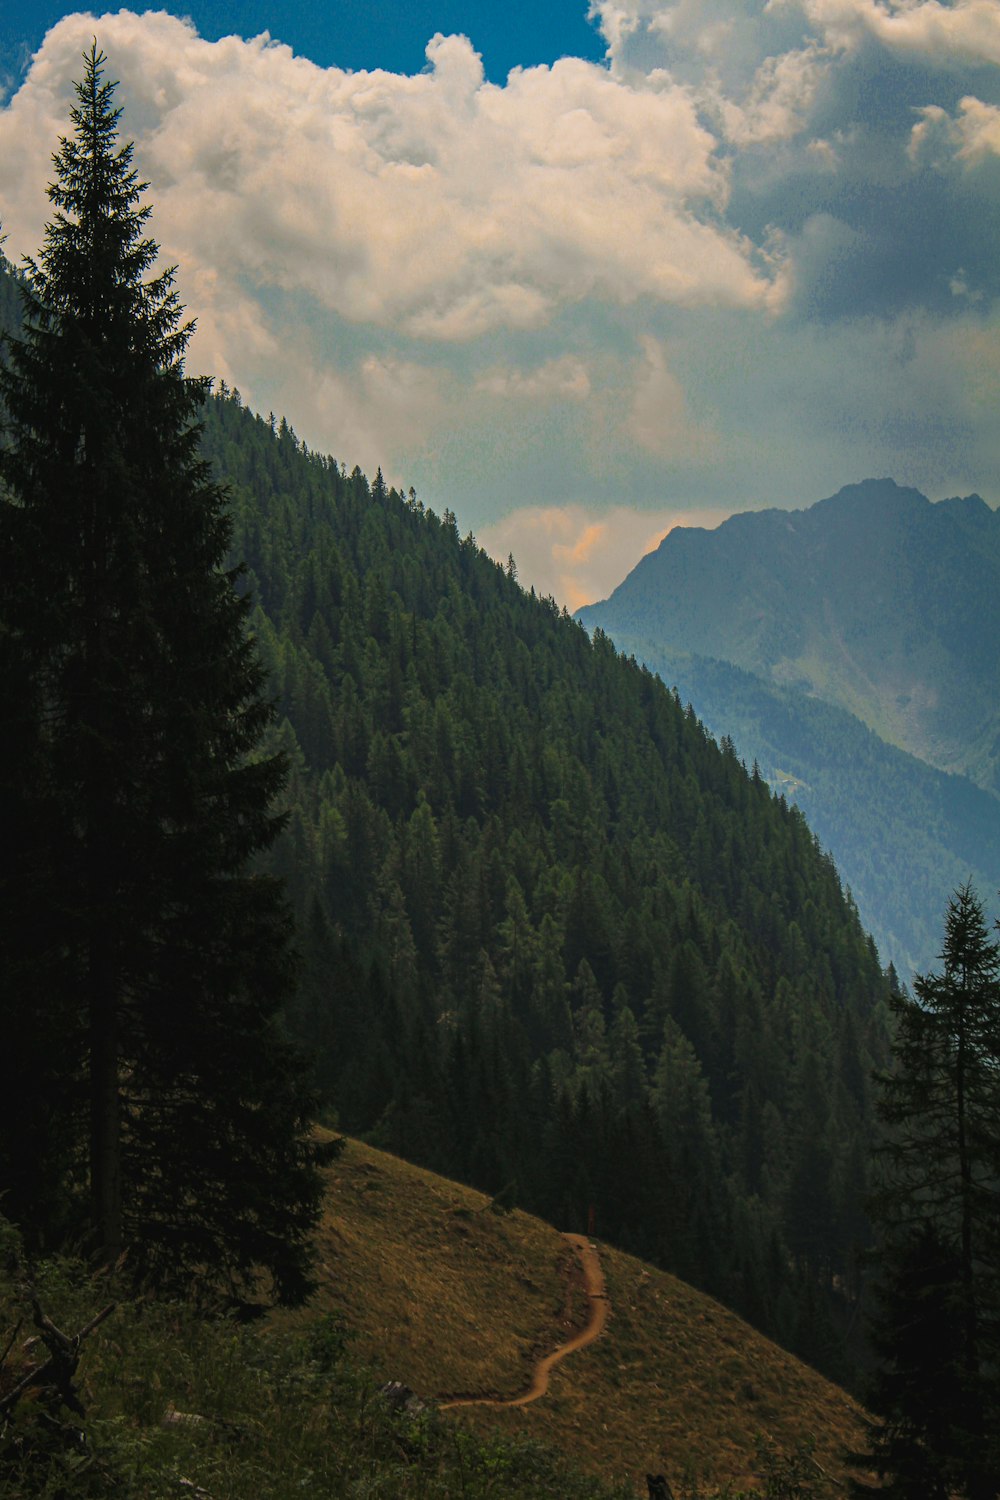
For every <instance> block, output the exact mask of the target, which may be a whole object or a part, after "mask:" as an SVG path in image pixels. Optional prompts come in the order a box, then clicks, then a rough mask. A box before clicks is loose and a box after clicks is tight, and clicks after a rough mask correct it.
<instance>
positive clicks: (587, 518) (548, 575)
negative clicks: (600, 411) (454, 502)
mask: <svg viewBox="0 0 1000 1500" xmlns="http://www.w3.org/2000/svg"><path fill="white" fill-rule="evenodd" d="M729 514H730V512H729V511H728V510H722V509H718V508H716V509H712V510H700V511H698V512H692V511H681V510H662V509H661V510H657V511H641V510H634V509H630V508H629V507H628V506H615V507H613V508H612V509H610V510H604V511H597V510H594V509H592V508H590V507H587V506H584V505H562V506H557V505H549V506H526V507H524V508H522V509H519V510H515V511H512V512H511V514H510V515H508V516H505V517H504V519H503V520H502V521H498V522H496V523H495V524H494V525H492V526H489V527H486V528H485V529H484V530H481V531H480V533H479V538H478V539H479V542H480V543H481V545H482V546H484V547H485V548H486V550H487V551H488V552H489V553H490V554H491V555H492V556H493V557H495V558H497V559H498V560H500V561H503V560H506V558H507V557H508V555H510V554H513V556H514V558H515V559H516V561H517V564H518V576H519V579H520V581H521V583H522V585H523V586H524V587H525V588H529V587H533V588H534V589H535V591H536V592H537V593H539V594H542V595H550V594H551V595H552V597H553V598H554V599H555V600H556V602H557V604H560V605H565V606H566V608H567V609H568V610H570V611H571V612H572V611H573V610H577V609H579V608H580V607H581V606H582V605H584V604H592V603H593V602H594V601H595V600H597V599H603V598H606V597H607V595H608V594H610V593H611V591H612V589H613V588H615V587H616V585H617V584H619V583H620V582H621V581H622V579H623V578H624V577H625V575H626V574H627V573H628V572H630V571H631V569H632V568H634V567H635V565H636V563H637V562H638V561H639V559H640V557H644V556H645V554H646V553H647V552H652V551H653V549H654V548H655V547H657V546H659V544H660V542H661V541H662V540H663V538H664V537H665V536H666V535H667V533H668V532H669V531H672V530H673V528H674V527H675V526H689V525H696V526H717V525H719V523H720V522H722V521H724V520H725V519H726V516H727V515H729Z"/></svg>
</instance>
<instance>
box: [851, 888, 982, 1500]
mask: <svg viewBox="0 0 1000 1500" xmlns="http://www.w3.org/2000/svg"><path fill="white" fill-rule="evenodd" d="M941 956H942V970H941V973H940V974H931V975H928V976H925V977H920V978H918V979H917V980H916V981H915V983H914V990H915V998H914V999H910V998H909V997H908V996H907V995H906V994H905V993H897V994H895V995H894V996H893V999H892V1007H893V1010H894V1011H895V1014H896V1022H897V1029H896V1041H895V1067H894V1070H893V1071H892V1073H891V1074H889V1075H888V1076H885V1077H882V1078H881V1079H880V1080H879V1082H880V1086H881V1096H880V1099H879V1101H878V1112H879V1115H880V1117H881V1119H882V1121H883V1122H884V1125H885V1139H884V1141H883V1142H882V1143H881V1144H880V1147H879V1150H878V1153H877V1164H878V1165H879V1166H880V1167H881V1180H880V1182H879V1186H878V1192H877V1195H876V1196H875V1198H874V1201H873V1205H872V1207H873V1211H874V1215H875V1220H876V1227H877V1232H878V1236H877V1237H878V1261H879V1268H880V1276H879V1287H878V1297H879V1309H878V1312H877V1314H876V1316H875V1318H874V1323H873V1342H874V1344H875V1347H876V1349H877V1350H878V1351H879V1352H880V1353H881V1355H882V1356H883V1360H884V1365H883V1368H882V1369H881V1370H880V1372H879V1374H878V1376H877V1378H876V1380H875V1382H874V1386H873V1390H872V1392H871V1396H870V1403H871V1405H872V1407H873V1409H874V1410H875V1411H876V1412H877V1413H878V1414H879V1416H880V1419H881V1420H880V1423H879V1425H878V1426H877V1428H876V1429H875V1432H874V1442H873V1453H872V1455H871V1458H872V1460H873V1461H874V1464H875V1467H876V1468H877V1469H878V1470H879V1471H880V1472H881V1473H882V1474H883V1476H885V1475H888V1476H889V1478H890V1481H891V1486H892V1488H893V1489H894V1491H895V1492H896V1493H897V1494H899V1495H901V1496H907V1497H909V1496H934V1495H937V1496H944V1495H948V1494H962V1495H966V1496H968V1497H970V1500H986V1497H988V1496H994V1495H995V1494H996V1492H997V1488H998V1484H1000V1462H998V1459H1000V1453H998V1444H997V1436H996V1434H997V1428H998V1423H1000V1399H998V1385H997V1380H998V1357H1000V1254H998V1252H1000V1195H998V1183H1000V949H998V945H997V943H996V942H995V941H993V940H992V939H991V938H990V936H989V934H988V931H987V928H986V923H985V920H984V916H983V908H982V906H981V904H980V902H979V900H978V899H977V897H976V896H975V894H974V892H973V891H972V890H971V888H970V887H969V886H964V887H962V888H961V889H960V890H958V891H957V892H956V894H955V895H954V897H953V898H952V900H951V901H950V903H949V907H948V914H947V920H946V927H945V941H944V947H943V951H942V955H941ZM945 1413H946V1414H947V1420H945V1415H944V1414H945Z"/></svg>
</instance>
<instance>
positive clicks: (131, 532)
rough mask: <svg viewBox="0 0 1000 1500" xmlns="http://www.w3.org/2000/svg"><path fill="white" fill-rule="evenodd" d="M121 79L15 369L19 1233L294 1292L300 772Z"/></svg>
mask: <svg viewBox="0 0 1000 1500" xmlns="http://www.w3.org/2000/svg"><path fill="white" fill-rule="evenodd" d="M105 62H106V59H105V57H104V55H103V54H102V53H101V52H100V51H99V49H98V47H97V44H96V42H95V43H94V45H93V46H92V47H91V49H90V51H89V53H88V54H87V55H86V57H85V71H84V77H83V80H82V82H81V83H79V84H78V85H77V89H76V97H77V103H76V106H75V107H74V108H73V110H72V112H71V118H72V123H73V127H74V133H73V135H72V136H71V137H70V138H64V139H63V140H62V141H61V144H60V148H59V150H58V152H57V153H56V154H55V156H54V158H53V161H54V166H55V182H54V183H53V185H52V186H51V187H50V189H49V196H50V199H51V201H52V203H53V205H54V208H55V213H54V216H53V220H52V222H51V224H50V225H49V226H48V227H47V230H46V234H45V240H44V245H43V248H42V250H41V252H40V254H39V257H38V261H37V263H36V262H35V261H31V260H28V261H26V281H25V288H24V304H25V306H24V312H25V322H24V332H23V336H22V337H21V338H20V339H15V340H10V341H9V343H8V347H7V356H6V359H5V361H4V363H3V367H2V369H0V403H2V407H3V414H4V419H5V427H6V431H5V435H4V444H3V447H2V449H0V527H2V531H0V549H2V557H3V573H2V592H0V674H2V676H0V687H2V690H3V693H4V699H5V706H6V710H7V714H8V721H7V722H8V749H9V752H10V753H9V754H7V755H6V756H5V757H4V766H5V771H4V778H3V785H2V797H3V805H2V807H0V813H2V814H3V817H4V821H5V826H9V827H10V828H11V829H12V830H13V837H12V839H11V842H10V844H9V845H8V849H7V852H6V854H5V857H4V867H3V884H4V889H3V891H2V892H0V896H2V900H0V905H2V911H3V916H2V918H0V921H2V924H3V931H2V937H0V942H2V948H3V951H2V954H0V956H2V958H3V961H4V967H5V970H6V971H7V972H8V973H9V974H10V975H11V976H12V985H11V988H10V990H9V991H8V997H7V1006H8V1010H9V1017H10V1022H11V1026H12V1029H13V1034H14V1037H15V1039H16V1041H17V1043H18V1045H19V1046H23V1052H22V1054H21V1057H20V1058H19V1060H18V1068H19V1076H18V1078H16V1079H15V1080H14V1087H13V1088H12V1090H11V1092H10V1093H9V1094H5V1097H4V1098H3V1101H2V1104H0V1108H3V1110H4V1112H5V1114H6V1115H7V1119H6V1120H5V1121H4V1128H3V1130H2V1132H0V1135H2V1138H3V1140H4V1142H5V1147H4V1157H5V1161H4V1166H5V1169H6V1172H7V1175H8V1178H9V1181H10V1185H11V1188H12V1191H13V1194H14V1196H13V1200H12V1201H11V1202H10V1203H9V1211H11V1212H13V1213H15V1214H16V1215H17V1216H18V1217H19V1218H20V1220H21V1222H22V1224H24V1225H25V1227H26V1228H28V1229H29V1230H32V1231H33V1232H34V1233H35V1235H36V1237H41V1236H44V1235H45V1234H49V1235H51V1234H52V1233H53V1232H55V1231H56V1230H57V1229H58V1228H59V1227H60V1223H61V1222H62V1223H64V1222H65V1221H67V1220H70V1219H72V1218H73V1215H74V1213H75V1214H76V1215H77V1217H78V1219H79V1220H80V1221H82V1222H83V1223H89V1228H90V1234H91V1237H92V1239H93V1241H94V1243H95V1247H96V1249H97V1253H98V1255H99V1256H100V1258H101V1259H103V1260H104V1261H113V1260H115V1259H116V1258H117V1257H118V1255H119V1253H120V1252H121V1251H122V1250H125V1251H126V1252H127V1253H128V1256H129V1259H130V1262H131V1264H132V1265H133V1267H134V1268H135V1270H136V1271H137V1272H138V1273H139V1274H144V1275H151V1276H153V1277H154V1278H155V1279H156V1280H158V1281H159V1282H161V1283H165V1282H166V1283H170V1282H181V1283H183V1282H185V1281H186V1280H187V1279H188V1278H189V1277H190V1276H191V1275H192V1274H193V1273H194V1271H195V1268H200V1269H202V1270H206V1271H208V1272H213V1271H214V1272H216V1273H218V1275H220V1276H221V1277H223V1278H225V1279H227V1280H228V1281H229V1282H230V1284H231V1285H232V1288H233V1290H234V1291H237V1290H239V1289H240V1288H241V1287H244V1286H245V1285H247V1284H248V1283H249V1282H250V1281H251V1279H252V1277H253V1275H254V1268H255V1267H261V1266H263V1267H265V1268H266V1269H267V1270H268V1271H269V1272H270V1273H271V1275H272V1277H273V1279H274V1282H275V1285H276V1289H277V1291H278V1294H279V1295H281V1296H284V1297H295V1296H297V1295H299V1294H301V1292H302V1291H303V1289H304V1286H305V1270H306V1257H305V1239H306V1235H307V1232H308V1230H309V1228H310V1226H311V1224H312V1222H313V1220H314V1217H315V1212H316V1204H317V1191H318V1190H317V1181H316V1175H315V1169H314V1165H313V1162H312V1154H311V1150H310V1148H309V1147H308V1146H307V1144H306V1139H305V1127H306V1123H307V1110H308V1107H309V1103H310V1101H309V1099H308V1097H307V1095H306V1094H305V1093H304V1092H303V1089H302V1087H301V1085H300V1083H299V1082H298V1072H297V1067H296V1064H295V1061H294V1059H293V1057H292V1055H291V1053H290V1052H289V1050H288V1048H287V1047H286V1045H285V1043H284V1042H283V1040H282V1038H281V1036H280V1034H279V1015H280V1008H281V1006H282V1004H283V1003H284V1000H285V998H286V995H287V993H288V985H289V980H290V975H291V964H290V959H289V939H290V924H289V917H288V914H287V909H286V906H285V903H284V900H283V897H282V893H281V889H280V887H279V886H278V885H277V884H276V883H275V882H273V881H271V880H268V879H265V878H263V877H261V876H258V875H255V874H254V873H253V872H252V870H251V868H250V863H251V861H252V860H253V857H254V856H255V855H256V854H258V853H259V852H260V851H262V850H265V849H266V848H267V847H268V846H269V845H270V844H271V843H272V841H273V839H274V838H275V836H276V834H277V832H278V829H279V827H280V821H281V820H280V818H278V817H277V816H276V815H275V814H274V812H273V811H272V803H273V799H274V797H275V795H276V793H277V792H278V790H279V789H280V787H281V784H282V780H283V774H284V773H283V765H282V762H281V759H280V757H270V758H268V757H266V756H264V755H262V754H261V753H260V751H259V748H258V746H259V742H260V737H261V734H262V732H263V731H264V729H265V728H266V726H267V725H268V723H269V722H270V720H271V717H272V712H273V711H272V708H271V706H270V704H269V703H268V701H267V699H266V698H265V696H264V681H263V670H262V667H261V666H260V663H259V661H258V658H257V656H256V652H255V648H254V646H253V643H252V641H251V639H250V638H249V636H248V634H247V632H246V628H245V620H246V613H247V610H248V607H249V605H248V601H247V599H246V598H245V597H241V595H240V593H239V591H238V587H237V585H238V579H239V573H238V570H227V569H226V567H225V565H224V564H225V558H226V551H227V546H228V542H229V520H228V516H227V512H226V497H225V494H224V492H223V491H222V490H221V489H220V488H219V487H218V486H217V485H216V484H215V483H214V481H213V478H212V475H211V472H210V469H209V467H208V465H207V463H206V462H204V461H203V459H202V458H201V456H200V454H199V434H200V428H199V425H198V409H199V406H200V405H201V403H202V401H203V400H204V397H205V395H206V391H207V385H206V383H205V382H204V381H198V380H192V379H189V378H186V377H185V375H184V373H183V357H184V353H185V349H186V345H187V342H188V339H189V336H190V332H191V325H190V324H184V323H182V308H181V306H180V303H179V300H178V296H177V292H176V291H175V289H174V285H173V272H172V271H169V270H168V271H166V272H161V273H159V274H153V275H150V273H151V272H152V271H153V268H154V265H155V262H156V260H157V257H158V253H159V252H158V247H157V246H156V244H155V243H154V242H153V241H152V240H151V239H150V238H148V237H147V236H146V233H145V230H146V223H147V220H148V218H149V214H150V209H149V207H148V206H144V205H142V203H141V198H142V195H143V193H144V192H145V188H146V184H144V183H140V182H139V181H138V178H137V175H136V173H135V171H134V170H133V167H132V146H131V144H124V145H122V144H119V140H118V123H119V117H120V113H121V112H120V110H118V109H116V108H115V107H114V104H113V96H114V91H115V88H116V84H114V83H110V82H106V81H104V76H103V75H104V67H105ZM147 277H148V278H149V279H146V278H147ZM46 1108H51V1110H52V1114H53V1123H52V1125H51V1126H50V1127H49V1128H48V1129H47V1130H46V1131H45V1132H44V1133H43V1134H41V1135H40V1136H38V1137H33V1136H32V1135H30V1134H29V1133H28V1132H27V1131H26V1130H25V1129H24V1128H23V1126H24V1123H25V1122H24V1112H25V1111H27V1115H28V1122H29V1124H30V1123H31V1121H32V1120H33V1119H34V1118H35V1117H36V1116H39V1115H41V1114H43V1113H44V1110H45V1109H46Z"/></svg>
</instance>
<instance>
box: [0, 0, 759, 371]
mask: <svg viewBox="0 0 1000 1500" xmlns="http://www.w3.org/2000/svg"><path fill="white" fill-rule="evenodd" d="M95 31H96V32H97V33H98V35H99V37H100V40H101V44H102V46H104V47H105V49H106V50H107V51H108V52H109V53H110V55H111V57H112V60H113V65H114V70H115V73H116V75H118V76H120V77H121V79H122V83H123V93H122V97H123V99H124V101H125V103H126V123H127V128H128V129H129V130H130V132H132V133H134V134H135V136H136V140H137V147H138V151H139V156H140V159H141V161H142V164H143V171H144V173H146V174H147V175H148V176H149V178H150V180H151V182H152V184H153V188H154V192H155V196H156V202H157V228H158V231H159V233H160V235H161V236H162V238H163V241H164V245H165V248H166V249H168V250H169V253H170V254H172V255H174V256H176V257H177V258H178V259H179V260H181V262H182V263H183V264H184V265H185V266H199V267H200V266H213V267H215V268H218V269H219V271H220V274H221V272H222V268H223V267H224V268H225V269H226V273H227V274H228V275H229V276H230V277H231V278H232V279H234V280H238V279H241V278H242V279H244V280H247V279H249V280H251V281H253V282H254V283H256V284H271V285H273V286H275V287H278V288H281V289H282V290H284V291H302V292H305V293H307V294H308V295H309V296H310V297H313V298H315V299H317V300H318V301H319V302H320V303H321V304H322V305H323V306H324V307H325V308H327V309H328V310H330V311H331V312H333V313H336V314H337V315H338V316H340V317H343V318H345V319H348V320H353V321H356V322H367V323H372V324H376V325H378V326H382V327H392V328H394V329H396V330H402V331H404V332H407V333H409V334H410V335H412V336H414V337H418V338H422V339H433V338H436V339H440V340H444V341H453V340H461V339H471V338H475V337H477V336H479V335H481V334H483V333H486V332H490V331H493V330H496V329H499V328H512V329H525V328H534V327H538V326H541V325H543V324H545V323H546V322H547V321H548V320H549V319H550V317H551V316H552V314H553V312H554V311H555V310H556V309H557V308H559V307H560V306H562V305H565V304H567V303H569V304H572V303H575V302H579V301H580V300H582V299H585V298H588V297H598V298H601V299H606V300H608V301H609V302H611V303H619V304H625V303H629V302H631V301H634V300H635V299H636V298H638V297H642V296H646V297H650V298H652V299H654V300H656V301H662V302H664V303H668V304H678V305H692V306H697V305H701V304H709V305H711V304H715V303H719V302H723V303H728V304H731V305H746V304H750V305H762V304H764V303H766V302H767V301H768V300H769V298H771V297H772V296H773V278H772V277H771V275H770V274H769V273H768V271H767V268H766V267H762V266H761V265H760V264H758V263H756V262H755V259H754V255H753V247H752V246H751V245H750V244H749V243H748V242H747V241H745V240H744V239H743V238H741V237H740V236H739V235H738V234H736V233H734V232H733V231H732V230H731V229H729V228H728V227H727V226H726V225H725V224H724V223H723V222H722V220H721V218H720V217H719V210H720V208H722V207H724V204H725V200H726V194H727V172H726V168H725V165H724V163H723V162H721V161H720V159H719V158H718V155H717V153H716V141H715V139H714V138H713V136H712V135H711V134H710V133H709V132H708V131H707V130H706V129H705V128H704V126H703V125H702V124H701V123H700V122H699V121H698V119H697V116H696V112H695V109H694V107H693V105H692V103H691V100H690V99H689V98H688V96H687V94H686V93H685V92H684V91H683V90H682V89H676V88H670V87H664V88H658V89H653V90H641V91H637V90H634V89H631V88H629V87H628V86H626V85H623V84H621V83H617V82H615V81H614V80H612V79H611V78H610V77H609V75H608V74H607V73H606V71H605V70H604V69H602V68H600V67H597V66H594V65H592V64H588V63H586V62H583V61H580V60H578V59H564V60H562V61H561V62H558V63H556V64H555V65H554V66H553V67H551V68H549V67H538V68H531V69H527V70H520V69H519V70H515V72H514V73H513V74H512V75H511V77H510V80H509V82H508V84H507V85H506V87H504V88H500V87H497V86H495V85H493V84H489V83H486V82H484V79H483V71H482V65H481V62H480V59H479V57H478V55H477V53H476V52H475V51H474V49H473V47H472V45H471V43H470V42H469V41H468V39H467V38H465V37H461V36H450V37H445V36H442V35H437V36H435V37H434V38H433V39H432V40H431V42H430V43H429V45H428V48H427V57H428V64H429V66H428V68H427V70H426V71H425V72H423V73H421V74H419V75H417V76H415V77H402V76H399V75H396V74H391V73H385V72H358V73H345V72H341V71H339V70H337V69H325V70H324V69H321V68H318V67H316V66H314V65H313V64H312V63H310V62H308V61H306V60H305V59H302V58H297V57H294V56H293V55H292V53H291V51H290V50H289V49H288V48H287V47H284V46H274V45H271V44H270V43H269V42H268V40H267V39H266V37H264V38H258V39H257V40H256V41H253V42H249V43H248V42H243V41H241V40H240V39H238V38H235V37H228V38H225V39H223V40H222V41H220V42H216V43H209V42H205V41H203V40H202V39H201V38H199V37H198V36H197V35H196V33H195V32H194V30H193V29H192V28H191V27H190V26H189V25H186V24H184V23H182V22H180V21H177V20H175V19H173V18H172V17H169V16H167V15H165V14H162V13H161V14H152V15H145V16H142V17H141V18H140V17H136V16H133V15H131V14H130V13H128V12H127V11H123V12H120V13H119V14H117V15H108V16H104V17H101V18H100V19H98V20H95V19H94V18H93V17H91V16H71V17H68V18H66V19H65V20H63V21H61V22H60V23H59V24H58V25H57V26H56V27H55V28H54V29H53V31H51V32H50V33H49V35H48V36H47V38H46V40H45V43H44V46H43V48H42V51H41V53H40V54H39V56H38V58H37V59H36V60H35V62H34V65H33V67H32V69H31V71H30V73H29V75H28V78H27V80H26V83H25V85H24V87H23V88H22V89H21V90H20V92H19V93H18V95H17V96H16V97H15V98H14V100H13V101H12V102H11V104H10V106H9V108H8V109H7V110H5V111H4V112H3V113H2V115H0V163H3V165H0V192H2V194H3V198H4V201H5V203H6V204H7V205H8V207H7V210H6V212H7V215H8V218H9V220H10V227H11V229H12V230H15V231H16V232H17V235H18V237H20V236H21V235H22V234H25V235H29V236H31V237H33V235H32V231H34V233H37V227H38V225H39V222H40V217H41V215H40V207H41V199H40V190H39V185H40V183H41V182H44V178H45V171H46V157H47V151H48V147H49V143H50V142H51V141H52V139H53V136H54V132H55V131H56V129H58V128H59V126H60V125H61V124H62V122H63V121H64V119H65V106H66V99H67V90H68V80H69V79H70V78H71V77H72V76H73V74H74V73H75V72H77V71H78V70H79V54H80V51H81V50H82V48H83V47H84V46H85V45H86V42H87V40H88V38H89V37H90V36H91V35H92V34H93V33H94V32H95ZM43 143H44V144H43ZM26 144H27V146H28V150H27V154H26V152H25V146H26Z"/></svg>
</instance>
